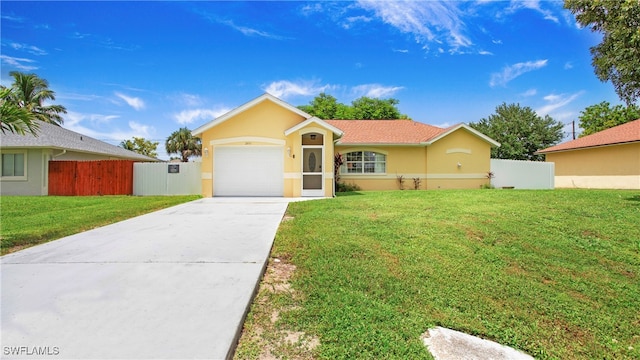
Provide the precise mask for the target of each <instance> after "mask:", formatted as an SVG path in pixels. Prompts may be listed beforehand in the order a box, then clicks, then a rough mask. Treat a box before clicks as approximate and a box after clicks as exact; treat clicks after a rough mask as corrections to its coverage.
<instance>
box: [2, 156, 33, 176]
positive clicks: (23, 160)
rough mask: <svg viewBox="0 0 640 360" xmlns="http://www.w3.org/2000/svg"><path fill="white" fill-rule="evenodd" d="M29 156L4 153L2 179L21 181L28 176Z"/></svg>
mask: <svg viewBox="0 0 640 360" xmlns="http://www.w3.org/2000/svg"><path fill="white" fill-rule="evenodd" d="M26 169H27V154H26V152H16V153H3V154H2V178H5V179H20V178H23V179H24V178H26V175H27V170H26Z"/></svg>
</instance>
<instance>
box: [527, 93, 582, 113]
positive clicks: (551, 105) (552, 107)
mask: <svg viewBox="0 0 640 360" xmlns="http://www.w3.org/2000/svg"><path fill="white" fill-rule="evenodd" d="M582 94H584V91H579V92H577V93H575V94H569V95H567V94H559V95H557V94H549V95H547V96H545V97H543V99H544V100H545V101H546V102H547V104H546V105H544V106H542V107H541V108H539V109H537V110H536V113H538V115H540V116H545V115H551V114H552V113H553V112H554V111H556V110H558V109H560V108H563V107H565V106H567V105H568V104H569V103H571V102H572V101H573V100H575V99H577V98H578V97H580V96H581V95H582ZM565 113H566V112H565ZM554 117H555V116H554Z"/></svg>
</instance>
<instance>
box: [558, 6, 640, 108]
mask: <svg viewBox="0 0 640 360" xmlns="http://www.w3.org/2000/svg"><path fill="white" fill-rule="evenodd" d="M564 7H565V8H566V9H569V11H571V12H572V13H573V14H574V15H575V16H576V20H577V21H578V23H579V24H580V25H582V26H584V27H591V30H592V31H599V32H601V33H602V35H603V38H602V42H601V43H600V44H598V45H596V46H594V47H592V48H591V55H592V59H593V60H592V64H593V67H594V70H595V73H596V75H597V76H598V79H600V80H601V81H611V83H612V84H613V86H614V87H615V89H616V93H617V94H618V96H619V97H620V99H622V100H623V101H624V102H626V103H627V105H630V104H632V103H634V102H636V101H638V99H639V98H640V33H638V29H639V28H640V2H639V1H638V0H565V2H564Z"/></svg>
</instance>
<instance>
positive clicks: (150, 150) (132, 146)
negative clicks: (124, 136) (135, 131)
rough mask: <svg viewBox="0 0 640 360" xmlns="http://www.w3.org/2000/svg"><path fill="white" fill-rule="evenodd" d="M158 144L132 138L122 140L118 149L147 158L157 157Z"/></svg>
mask: <svg viewBox="0 0 640 360" xmlns="http://www.w3.org/2000/svg"><path fill="white" fill-rule="evenodd" d="M159 144H160V143H158V142H153V141H151V140H147V139H145V138H141V137H137V136H134V137H132V138H131V139H130V140H124V141H122V142H121V143H120V147H123V148H125V149H127V150H131V151H134V152H137V153H138V154H142V155H145V156H149V157H153V158H155V157H158V153H157V151H156V150H157V149H158V145H159Z"/></svg>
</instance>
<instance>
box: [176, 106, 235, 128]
mask: <svg viewBox="0 0 640 360" xmlns="http://www.w3.org/2000/svg"><path fill="white" fill-rule="evenodd" d="M229 111H231V109H230V108H225V107H219V108H217V109H190V110H183V111H181V112H179V113H177V114H174V115H173V118H174V119H175V120H176V121H177V122H178V124H182V125H186V124H191V123H193V122H195V121H197V120H204V121H208V120H213V119H215V118H217V117H218V116H220V115H223V114H226V113H228V112H229Z"/></svg>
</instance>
